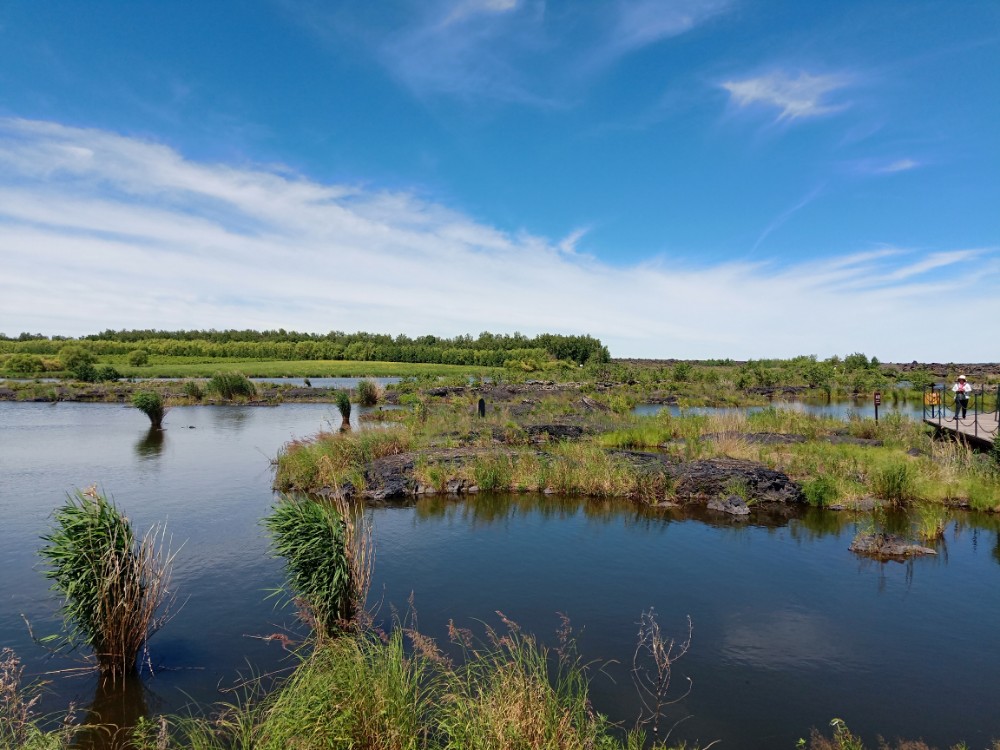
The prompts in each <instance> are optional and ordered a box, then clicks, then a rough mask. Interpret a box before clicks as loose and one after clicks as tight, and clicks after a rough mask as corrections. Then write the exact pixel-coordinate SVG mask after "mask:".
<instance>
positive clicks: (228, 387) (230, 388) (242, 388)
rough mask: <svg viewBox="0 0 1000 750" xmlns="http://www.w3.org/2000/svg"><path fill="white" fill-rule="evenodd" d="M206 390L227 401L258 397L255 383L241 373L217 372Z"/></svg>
mask: <svg viewBox="0 0 1000 750" xmlns="http://www.w3.org/2000/svg"><path fill="white" fill-rule="evenodd" d="M206 389H207V390H208V391H209V392H211V393H215V394H218V396H219V398H222V399H225V400H226V401H232V400H233V399H235V398H247V399H250V398H253V397H254V396H255V395H257V387H256V386H255V385H254V384H253V381H252V380H250V378H248V377H247V376H246V375H244V374H243V373H241V372H217V373H215V374H214V375H213V376H212V377H211V378H210V379H209V381H208V384H207V385H206Z"/></svg>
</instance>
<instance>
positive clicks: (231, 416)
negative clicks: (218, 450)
mask: <svg viewBox="0 0 1000 750" xmlns="http://www.w3.org/2000/svg"><path fill="white" fill-rule="evenodd" d="M264 408H267V407H263V406H213V407H211V409H212V411H211V414H212V423H213V424H214V425H215V426H216V427H218V428H219V429H220V430H227V431H233V432H240V431H242V430H243V429H244V428H245V427H246V425H247V421H248V419H249V417H250V414H249V409H264Z"/></svg>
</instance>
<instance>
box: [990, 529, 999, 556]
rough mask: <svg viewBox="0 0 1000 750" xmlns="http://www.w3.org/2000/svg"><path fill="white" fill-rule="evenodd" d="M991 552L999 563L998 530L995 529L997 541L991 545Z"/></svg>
mask: <svg viewBox="0 0 1000 750" xmlns="http://www.w3.org/2000/svg"><path fill="white" fill-rule="evenodd" d="M991 554H992V555H993V559H994V560H996V561H997V562H998V563H1000V530H998V531H997V542H996V544H994V545H993V549H992V551H991Z"/></svg>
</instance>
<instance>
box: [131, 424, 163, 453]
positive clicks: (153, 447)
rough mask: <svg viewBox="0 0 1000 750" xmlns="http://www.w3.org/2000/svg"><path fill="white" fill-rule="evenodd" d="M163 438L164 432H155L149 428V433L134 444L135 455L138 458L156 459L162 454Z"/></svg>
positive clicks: (155, 430)
mask: <svg viewBox="0 0 1000 750" xmlns="http://www.w3.org/2000/svg"><path fill="white" fill-rule="evenodd" d="M165 436H166V432H165V431H164V430H157V429H155V428H153V427H150V428H149V432H147V433H146V434H145V435H144V436H143V438H142V439H141V440H140V441H139V442H138V443H136V444H135V452H136V454H137V455H138V456H139V458H156V457H157V456H159V455H160V454H161V453H163V443H164V440H165Z"/></svg>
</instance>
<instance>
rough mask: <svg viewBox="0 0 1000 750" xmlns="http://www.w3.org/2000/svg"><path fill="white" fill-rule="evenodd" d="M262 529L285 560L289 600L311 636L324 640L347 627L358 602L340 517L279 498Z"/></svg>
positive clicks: (325, 508)
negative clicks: (294, 605) (266, 531)
mask: <svg viewBox="0 0 1000 750" xmlns="http://www.w3.org/2000/svg"><path fill="white" fill-rule="evenodd" d="M264 524H265V526H266V527H267V529H268V531H270V532H271V537H272V541H273V549H274V551H275V553H276V554H278V555H280V556H281V557H283V558H284V559H285V568H286V570H287V573H288V587H289V589H290V594H291V597H290V598H291V599H292V601H294V602H295V603H296V604H297V605H298V606H299V611H300V614H301V616H302V618H303V619H304V620H305V621H306V622H307V623H309V624H310V625H311V626H312V627H313V629H314V630H315V632H316V634H317V635H318V636H319V637H321V638H326V637H329V636H331V635H333V634H334V633H336V632H338V631H339V630H341V629H342V628H343V627H344V626H345V625H347V624H349V623H351V622H352V621H353V620H354V618H355V616H356V614H357V606H358V602H357V600H356V596H355V592H354V585H355V581H354V580H353V579H352V573H351V565H350V560H349V553H348V550H347V525H346V523H345V520H344V517H343V514H342V513H341V512H340V511H339V510H338V509H336V508H334V507H332V506H330V505H327V504H324V503H321V502H318V501H314V500H311V499H309V498H306V497H289V496H285V497H282V498H281V499H280V500H279V501H278V502H277V503H276V504H275V505H274V507H273V508H272V511H271V515H270V516H268V517H267V518H266V519H265V521H264ZM362 604H363V602H362Z"/></svg>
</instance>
